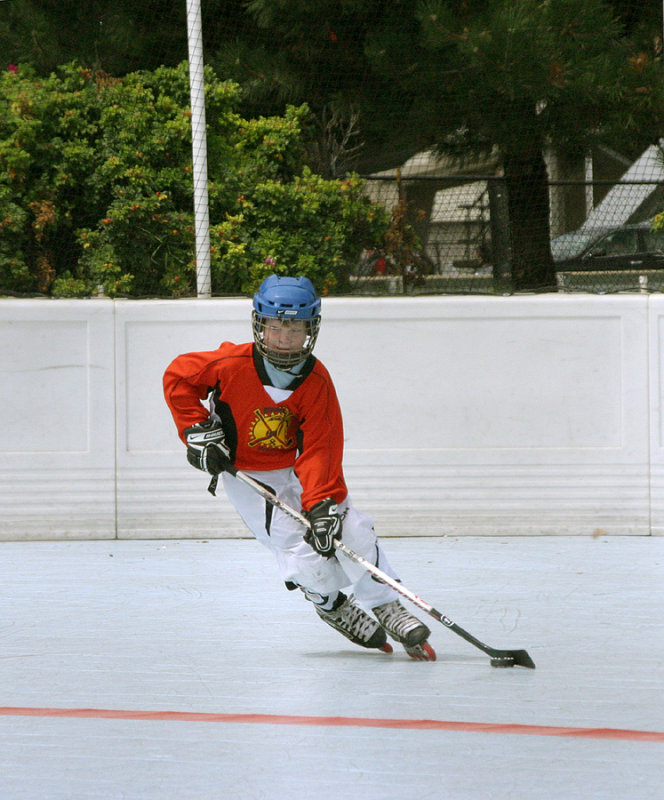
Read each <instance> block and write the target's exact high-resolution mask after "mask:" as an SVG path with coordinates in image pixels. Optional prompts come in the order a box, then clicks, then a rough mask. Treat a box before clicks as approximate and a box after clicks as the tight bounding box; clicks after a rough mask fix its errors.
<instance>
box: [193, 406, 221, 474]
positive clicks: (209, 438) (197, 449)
mask: <svg viewBox="0 0 664 800" xmlns="http://www.w3.org/2000/svg"><path fill="white" fill-rule="evenodd" d="M184 436H185V439H186V440H187V461H188V462H189V463H190V464H191V465H192V467H196V469H201V470H203V472H209V473H210V475H218V474H219V473H220V472H223V471H224V470H225V469H226V464H228V463H230V460H231V453H230V449H229V447H228V445H227V444H226V436H225V434H224V429H223V428H222V427H221V424H220V423H219V422H215V421H214V420H211V419H208V420H205V422H197V423H196V425H191V426H190V427H188V428H185V430H184Z"/></svg>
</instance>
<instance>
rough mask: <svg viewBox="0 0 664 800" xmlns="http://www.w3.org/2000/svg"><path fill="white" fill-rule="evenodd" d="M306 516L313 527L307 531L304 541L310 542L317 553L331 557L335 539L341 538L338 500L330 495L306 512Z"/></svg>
mask: <svg viewBox="0 0 664 800" xmlns="http://www.w3.org/2000/svg"><path fill="white" fill-rule="evenodd" d="M305 516H306V518H307V519H308V520H309V522H310V523H311V528H310V529H309V530H308V531H307V532H306V534H305V536H304V541H305V542H307V544H310V545H311V546H312V547H313V548H314V550H315V551H316V552H317V553H320V555H322V556H325V558H331V557H332V556H333V555H334V550H335V548H334V540H335V539H341V515H340V514H339V510H338V508H337V504H336V502H335V501H334V500H333V499H332V498H331V497H328V498H327V499H326V500H321V501H320V503H316V505H315V506H314V507H313V508H312V509H311V510H310V511H306V512H305Z"/></svg>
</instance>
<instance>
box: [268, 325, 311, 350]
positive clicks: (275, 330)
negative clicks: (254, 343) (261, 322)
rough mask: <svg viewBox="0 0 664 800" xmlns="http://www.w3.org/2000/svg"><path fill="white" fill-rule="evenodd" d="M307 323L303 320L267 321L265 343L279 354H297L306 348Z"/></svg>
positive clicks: (269, 348)
mask: <svg viewBox="0 0 664 800" xmlns="http://www.w3.org/2000/svg"><path fill="white" fill-rule="evenodd" d="M306 338H307V323H306V321H305V320H303V319H293V320H280V319H267V320H265V326H264V329H263V343H264V345H265V347H266V348H267V349H268V350H273V351H275V352H277V353H297V352H299V351H300V350H301V349H302V348H303V347H304V342H305V340H306Z"/></svg>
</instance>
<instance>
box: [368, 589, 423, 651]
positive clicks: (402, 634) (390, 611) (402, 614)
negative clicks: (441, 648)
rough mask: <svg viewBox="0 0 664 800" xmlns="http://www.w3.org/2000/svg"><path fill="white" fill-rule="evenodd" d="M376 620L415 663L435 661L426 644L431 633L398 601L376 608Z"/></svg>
mask: <svg viewBox="0 0 664 800" xmlns="http://www.w3.org/2000/svg"><path fill="white" fill-rule="evenodd" d="M373 613H374V614H375V615H376V619H377V620H378V621H379V622H380V624H381V625H382V626H383V628H385V630H386V631H387V632H388V633H389V634H390V636H391V637H392V638H393V639H396V641H397V642H400V643H401V644H402V645H403V646H404V648H405V650H406V652H407V653H408V655H409V656H410V657H411V658H414V659H416V660H417V661H435V660H436V653H435V651H434V649H433V647H431V645H430V644H429V643H428V642H427V637H428V636H429V634H430V633H431V631H430V630H429V629H428V628H427V626H426V625H425V624H424V623H423V622H420V620H419V619H418V618H417V617H414V616H413V615H412V614H411V613H409V612H408V611H406V609H405V608H404V607H403V606H402V605H401V602H400V601H399V600H393V601H392V602H391V603H385V604H384V605H382V606H376V608H374V609H373Z"/></svg>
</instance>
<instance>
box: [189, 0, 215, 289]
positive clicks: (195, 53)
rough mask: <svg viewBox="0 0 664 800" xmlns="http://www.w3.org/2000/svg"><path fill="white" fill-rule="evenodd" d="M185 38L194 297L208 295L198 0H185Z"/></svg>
mask: <svg viewBox="0 0 664 800" xmlns="http://www.w3.org/2000/svg"><path fill="white" fill-rule="evenodd" d="M187 41H188V45H189V93H190V95H191V140H192V141H191V144H192V156H193V177H194V227H195V232H196V290H197V294H198V297H210V296H211V295H212V282H211V279H210V212H209V206H208V170H207V135H206V128H205V84H204V78H203V26H202V23H201V0H187Z"/></svg>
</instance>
